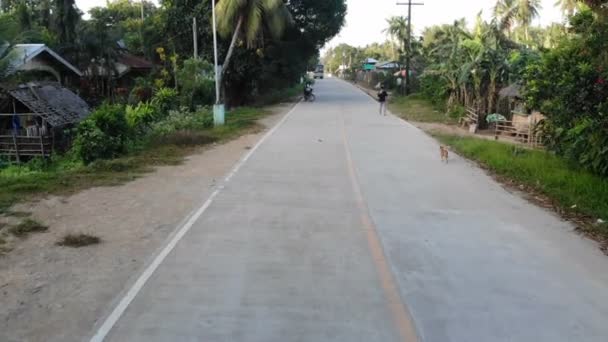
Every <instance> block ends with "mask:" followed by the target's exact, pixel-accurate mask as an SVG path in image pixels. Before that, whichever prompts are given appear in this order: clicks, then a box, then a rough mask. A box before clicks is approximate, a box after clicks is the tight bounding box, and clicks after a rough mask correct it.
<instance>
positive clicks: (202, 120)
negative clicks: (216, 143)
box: [151, 107, 213, 137]
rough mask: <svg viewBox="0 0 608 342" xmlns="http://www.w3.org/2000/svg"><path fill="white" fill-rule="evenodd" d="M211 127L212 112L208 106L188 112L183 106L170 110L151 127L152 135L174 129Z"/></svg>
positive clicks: (165, 133)
mask: <svg viewBox="0 0 608 342" xmlns="http://www.w3.org/2000/svg"><path fill="white" fill-rule="evenodd" d="M211 127H213V114H212V112H211V110H209V109H208V108H204V107H202V108H199V110H197V111H196V112H190V111H188V110H187V109H185V108H183V109H181V110H172V111H170V112H169V115H168V116H167V117H166V118H164V119H162V120H161V121H158V122H156V123H154V124H153V125H152V127H151V135H152V136H156V137H158V136H164V135H167V134H170V133H172V132H175V131H185V130H200V129H204V128H211Z"/></svg>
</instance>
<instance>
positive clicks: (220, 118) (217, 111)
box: [211, 0, 225, 126]
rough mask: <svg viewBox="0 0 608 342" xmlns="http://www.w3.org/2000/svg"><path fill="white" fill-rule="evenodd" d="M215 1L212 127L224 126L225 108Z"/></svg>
mask: <svg viewBox="0 0 608 342" xmlns="http://www.w3.org/2000/svg"><path fill="white" fill-rule="evenodd" d="M215 1H216V0H211V19H212V25H213V64H214V66H215V68H214V71H215V105H213V125H214V126H221V125H223V124H224V116H225V107H224V105H223V104H222V103H221V99H220V82H221V76H220V75H221V71H220V68H219V67H218V65H217V27H216V23H215Z"/></svg>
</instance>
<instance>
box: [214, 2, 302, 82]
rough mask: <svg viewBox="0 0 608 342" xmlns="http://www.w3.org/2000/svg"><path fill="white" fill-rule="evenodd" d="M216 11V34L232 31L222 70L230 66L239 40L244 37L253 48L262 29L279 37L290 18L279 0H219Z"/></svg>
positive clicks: (261, 33) (225, 34)
mask: <svg viewBox="0 0 608 342" xmlns="http://www.w3.org/2000/svg"><path fill="white" fill-rule="evenodd" d="M216 12H217V19H218V23H217V24H218V31H219V33H220V34H221V35H223V36H229V35H230V34H232V39H231V41H230V46H229V48H228V52H227V53H226V57H225V58H224V64H223V72H225V71H226V70H227V69H228V67H229V66H230V58H231V57H232V53H233V52H234V47H235V45H236V43H237V40H238V39H244V41H245V43H246V44H247V47H249V48H253V47H255V46H256V44H257V43H258V42H259V40H260V38H261V37H262V35H263V33H264V31H266V32H268V33H269V34H270V35H271V36H274V37H279V36H280V35H281V34H282V33H283V30H284V29H285V27H286V26H287V24H288V23H290V22H291V21H292V18H291V15H290V13H289V11H288V10H287V7H285V3H283V1H282V0H220V1H219V2H218V4H217V7H216ZM223 72H222V73H223Z"/></svg>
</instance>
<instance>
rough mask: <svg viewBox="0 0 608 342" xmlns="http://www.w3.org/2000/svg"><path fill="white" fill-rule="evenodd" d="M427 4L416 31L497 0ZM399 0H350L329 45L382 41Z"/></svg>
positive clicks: (83, 1)
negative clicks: (344, 18)
mask: <svg viewBox="0 0 608 342" xmlns="http://www.w3.org/2000/svg"><path fill="white" fill-rule="evenodd" d="M416 2H424V3H425V5H424V6H415V7H414V9H413V13H412V17H413V20H412V24H413V25H414V28H415V30H416V32H420V31H421V30H422V29H423V28H425V27H427V26H431V25H434V24H449V23H452V22H453V21H454V20H455V19H459V18H463V17H464V18H467V21H468V22H469V23H473V22H474V20H475V16H476V14H477V13H478V12H479V11H480V10H483V14H484V16H485V17H486V18H490V16H491V13H492V7H493V6H494V4H495V3H496V1H495V0H420V1H416ZM396 3H397V0H348V15H347V17H346V26H345V27H344V28H343V29H342V32H341V33H340V35H339V36H337V37H335V38H334V39H333V40H332V41H331V42H330V43H329V44H328V46H335V45H337V44H340V43H348V44H350V45H355V46H363V45H366V44H370V43H373V42H382V41H384V40H385V39H386V35H385V34H384V33H382V30H383V29H385V28H386V18H388V17H390V16H393V15H407V7H406V6H397V5H396ZM76 4H77V5H78V7H79V8H80V9H81V10H82V11H83V12H85V13H86V12H87V11H88V10H89V9H90V8H92V7H95V6H103V5H105V4H106V0H76ZM554 4H555V0H542V5H543V9H542V10H541V16H540V18H539V19H537V20H535V22H534V24H535V25H543V26H545V25H548V24H550V23H552V22H560V21H562V16H561V13H560V11H559V10H558V9H557V8H555V6H554Z"/></svg>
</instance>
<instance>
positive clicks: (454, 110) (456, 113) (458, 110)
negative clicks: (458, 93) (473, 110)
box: [448, 104, 466, 119]
mask: <svg viewBox="0 0 608 342" xmlns="http://www.w3.org/2000/svg"><path fill="white" fill-rule="evenodd" d="M465 114H466V109H465V108H464V106H461V105H459V104H456V105H453V106H452V107H451V108H448V116H449V117H451V118H454V119H460V118H462V117H464V116H465Z"/></svg>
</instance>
